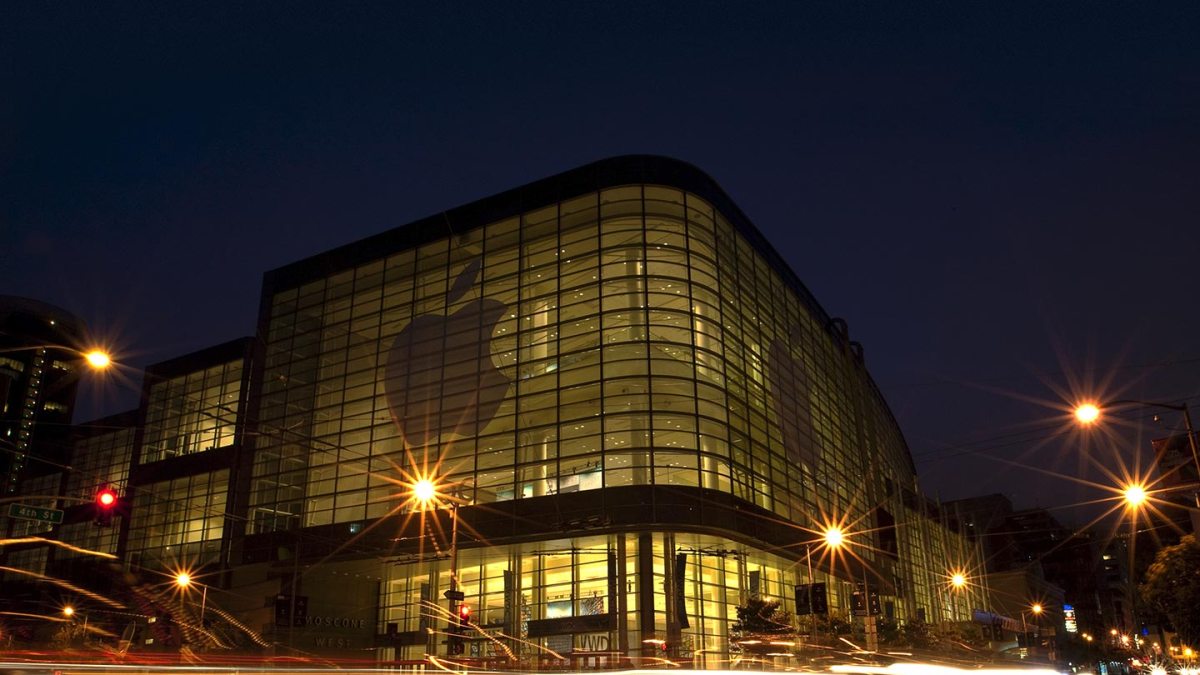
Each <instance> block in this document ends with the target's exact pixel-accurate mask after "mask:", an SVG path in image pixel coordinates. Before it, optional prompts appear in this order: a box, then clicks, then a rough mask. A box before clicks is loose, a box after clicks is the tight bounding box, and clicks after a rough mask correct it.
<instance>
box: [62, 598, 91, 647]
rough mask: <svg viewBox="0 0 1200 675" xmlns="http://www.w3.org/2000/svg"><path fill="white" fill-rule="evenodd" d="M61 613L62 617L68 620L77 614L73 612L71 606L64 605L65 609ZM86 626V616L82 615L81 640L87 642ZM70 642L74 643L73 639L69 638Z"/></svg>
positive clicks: (73, 609)
mask: <svg viewBox="0 0 1200 675" xmlns="http://www.w3.org/2000/svg"><path fill="white" fill-rule="evenodd" d="M62 613H63V616H65V617H67V618H68V619H73V618H74V617H75V615H76V614H78V612H77V611H76V610H75V608H74V607H72V606H71V605H66V606H65V607H63V608H62ZM87 625H88V616H87V614H84V615H83V638H84V640H87ZM71 640H72V641H74V638H71Z"/></svg>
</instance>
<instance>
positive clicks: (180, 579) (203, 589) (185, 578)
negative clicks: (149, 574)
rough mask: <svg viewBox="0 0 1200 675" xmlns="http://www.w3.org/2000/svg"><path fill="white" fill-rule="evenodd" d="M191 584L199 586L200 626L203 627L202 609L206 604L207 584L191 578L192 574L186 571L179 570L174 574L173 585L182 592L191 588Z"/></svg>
mask: <svg viewBox="0 0 1200 675" xmlns="http://www.w3.org/2000/svg"><path fill="white" fill-rule="evenodd" d="M192 584H196V585H197V586H199V587H200V627H201V628H204V610H205V607H206V606H207V605H208V586H206V585H204V584H202V583H200V582H198V581H196V580H195V579H192V575H190V574H188V573H187V572H180V573H179V574H176V575H175V586H176V587H178V588H179V590H181V591H183V592H184V593H186V592H187V591H188V590H189V589H191V587H192Z"/></svg>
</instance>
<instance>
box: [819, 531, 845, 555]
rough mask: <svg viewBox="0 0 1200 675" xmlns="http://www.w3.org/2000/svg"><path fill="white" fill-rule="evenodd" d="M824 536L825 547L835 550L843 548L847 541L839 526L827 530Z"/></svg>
mask: <svg viewBox="0 0 1200 675" xmlns="http://www.w3.org/2000/svg"><path fill="white" fill-rule="evenodd" d="M824 536H825V545H826V546H828V547H829V548H830V549H833V550H837V549H839V548H841V547H842V544H843V543H844V542H845V540H846V535H845V534H844V533H843V532H842V530H841V528H839V527H837V526H831V527H829V528H827V529H826V530H825V535H824Z"/></svg>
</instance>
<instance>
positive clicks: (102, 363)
mask: <svg viewBox="0 0 1200 675" xmlns="http://www.w3.org/2000/svg"><path fill="white" fill-rule="evenodd" d="M37 349H62V350H65V351H68V352H73V353H75V354H76V355H77V356H81V357H83V360H84V362H85V363H87V364H88V366H89V367H90V368H92V369H93V370H104V369H105V368H108V367H109V366H110V365H112V357H111V356H109V355H108V352H105V351H104V350H103V349H97V348H92V349H89V350H87V351H83V350H80V349H76V348H74V347H68V346H66V345H25V346H23V347H8V348H5V349H0V354H13V353H16V352H28V351H33V350H37Z"/></svg>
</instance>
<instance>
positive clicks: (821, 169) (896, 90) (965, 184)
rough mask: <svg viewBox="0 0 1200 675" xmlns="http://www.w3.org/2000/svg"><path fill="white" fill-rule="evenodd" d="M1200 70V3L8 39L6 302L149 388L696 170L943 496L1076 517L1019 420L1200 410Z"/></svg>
mask: <svg viewBox="0 0 1200 675" xmlns="http://www.w3.org/2000/svg"><path fill="white" fill-rule="evenodd" d="M213 4H219V5H220V6H219V7H216V8H214V7H212V6H211V5H213ZM1197 34H1200V5H1197V4H1196V3H1180V4H1171V3H1154V4H1148V3H1141V4H1137V3H1125V4H1108V3H1096V2H1087V3H997V4H990V5H989V4H984V3H945V4H922V3H884V2H872V3H842V2H839V3H800V2H788V3H734V2H729V3H700V2H686V3H653V4H651V3H582V2H580V3H561V2H556V3H546V4H538V3H479V4H452V3H408V4H402V3H375V4H354V3H326V4H324V5H317V4H305V3H289V4H283V3H224V4H221V3H135V4H131V3H125V4H123V5H120V6H119V7H113V6H110V5H108V4H97V3H71V2H66V3H50V4H47V3H37V2H28V3H6V4H5V5H4V7H3V9H0V251H2V252H3V253H2V254H0V255H2V258H0V259H2V261H3V262H2V267H0V292H5V293H11V294H18V295H27V296H32V297H36V298H40V299H43V300H47V301H50V302H53V303H56V304H59V305H61V306H63V307H65V308H67V309H69V310H72V311H74V312H76V313H78V314H80V315H82V316H84V317H85V318H86V319H87V320H88V321H89V323H90V324H91V325H92V326H93V327H94V328H95V329H96V330H97V331H98V332H100V333H103V334H107V335H110V336H112V338H113V339H115V340H116V341H117V343H118V345H119V346H120V348H121V350H122V352H123V356H124V357H125V358H126V359H127V360H128V361H129V362H130V363H133V364H136V365H144V364H145V363H150V362H154V361H158V360H163V359H166V358H170V357H172V356H175V355H178V354H181V353H184V352H187V351H191V350H194V349H197V348H201V347H204V346H207V345H209V344H213V343H216V342H221V341H224V340H226V339H230V338H233V337H237V336H240V335H244V334H249V333H251V332H253V329H254V321H255V316H256V311H257V303H258V293H259V284H260V280H261V275H262V273H263V272H264V271H266V270H268V269H271V268H274V267H277V266H279V265H282V264H285V263H288V262H291V261H293V260H296V259H299V258H302V257H305V256H308V255H311V254H313V253H317V252H319V251H322V250H325V249H327V248H330V247H333V246H335V245H338V244H341V243H345V242H347V241H350V240H353V239H357V238H360V237H363V236H366V235H369V234H372V233H375V232H379V231H381V230H384V229H387V228H390V227H394V226H397V225H401V224H404V223H406V222H408V221H410V220H413V219H416V218H418V217H421V216H424V215H427V214H429V213H431V212H435V211H438V210H442V209H444V208H447V207H451V206H454V205H458V204H460V203H463V202H466V201H470V200H472V199H475V198H478V197H482V196H486V195H488V194H491V193H494V192H497V191H500V190H503V189H505V188H508V187H512V186H514V185H517V184H520V183H523V182H527V181H530V180H534V179H537V178H540V177H543V176H546V175H549V174H551V173H555V172H558V171H561V170H564V169H567V168H570V167H573V166H576V165H579V164H582V163H586V162H588V161H591V160H594V159H598V158H601V157H605V156H610V155H617V154H624V153H657V154H665V155H671V156H675V157H678V158H681V159H684V160H687V161H690V162H692V163H694V164H696V165H698V166H699V167H701V168H702V169H704V170H706V171H707V172H709V173H710V174H711V175H713V176H714V177H715V178H716V179H717V181H718V182H720V183H721V184H722V185H723V186H724V187H725V189H726V190H727V191H728V192H729V193H730V195H731V196H732V197H733V198H734V199H735V200H736V201H737V202H738V203H739V204H740V205H741V206H742V208H743V209H744V210H745V211H746V212H747V214H748V215H749V216H750V217H751V218H752V219H753V220H754V221H755V222H756V223H757V224H758V225H759V227H760V228H761V229H762V230H763V231H764V232H765V233H766V235H767V236H768V238H769V239H770V240H771V241H773V242H774V243H775V245H776V247H777V248H778V249H779V251H780V253H781V254H782V255H783V256H784V258H785V259H786V260H788V261H789V262H790V263H791V265H792V267H793V268H794V269H795V271H796V272H797V274H798V275H799V276H800V278H801V279H803V280H804V281H805V283H806V284H808V286H809V287H810V288H811V289H812V291H813V292H814V293H815V294H816V296H817V297H818V298H819V299H820V301H821V302H822V303H823V304H824V305H825V307H826V308H827V309H828V310H829V312H830V313H831V314H833V315H835V316H841V317H845V318H846V319H847V320H848V321H849V323H850V329H851V335H852V337H853V338H854V339H856V340H859V341H861V342H863V343H864V344H865V346H866V355H867V362H868V365H869V366H870V368H871V371H872V372H873V374H874V376H875V378H876V380H877V381H878V383H879V385H880V386H881V388H882V389H883V391H884V393H885V395H886V396H887V398H888V400H889V401H890V403H891V405H892V407H893V409H894V411H895V412H896V414H897V416H898V418H899V420H900V422H901V424H902V427H903V429H904V431H905V433H906V435H907V437H908V440H909V443H910V445H911V446H912V449H913V452H914V455H915V456H916V458H917V461H918V465H919V467H920V469H921V471H922V474H923V476H924V478H923V482H924V483H925V485H926V487H927V488H929V490H930V491H931V492H932V493H934V494H940V495H941V496H942V497H944V498H954V497H960V496H967V495H970V494H974V493H977V492H988V491H1005V492H1008V493H1010V494H1011V495H1012V496H1013V497H1014V498H1015V499H1016V501H1017V502H1018V504H1020V505H1033V504H1043V505H1045V504H1065V503H1071V502H1076V501H1080V500H1082V499H1086V498H1092V497H1096V496H1098V495H1099V493H1098V492H1097V491H1096V490H1094V489H1090V488H1089V489H1083V488H1080V489H1077V488H1076V487H1073V486H1072V484H1071V483H1070V482H1068V481H1064V480H1062V479H1057V478H1051V477H1039V475H1038V474H1036V473H1034V472H1031V471H1030V470H1028V469H1027V468H1024V467H1028V466H1043V467H1053V468H1056V470H1060V471H1067V472H1074V471H1076V470H1077V469H1078V467H1079V466H1080V464H1081V462H1082V461H1083V460H1081V459H1080V457H1081V456H1082V455H1081V454H1080V451H1079V448H1078V447H1076V446H1075V445H1073V443H1074V442H1075V441H1076V440H1077V439H1075V438H1073V437H1071V436H1070V435H1068V436H1063V437H1055V436H1053V434H1054V432H1055V430H1056V428H1055V427H1054V424H1053V423H1054V422H1055V416H1056V415H1059V412H1058V411H1054V410H1051V409H1050V408H1046V407H1043V406H1041V405H1036V404H1031V403H1029V402H1028V401H1027V400H1026V399H1028V398H1030V397H1032V398H1035V399H1039V400H1046V401H1057V400H1058V394H1057V393H1056V392H1055V388H1068V389H1069V388H1070V386H1071V383H1072V382H1073V381H1078V382H1086V381H1088V380H1089V379H1091V380H1092V381H1097V382H1099V381H1104V380H1108V381H1110V383H1111V384H1110V391H1115V390H1120V395H1121V396H1123V397H1145V398H1159V399H1169V400H1179V399H1181V398H1186V397H1189V396H1192V397H1196V396H1197V394H1198V393H1200V341H1198V340H1197V337H1196V336H1197V335H1198V334H1200V330H1198V328H1200V319H1198V318H1197V311H1196V292H1197V288H1198V284H1197V281H1196V272H1195V267H1194V261H1195V260H1196V259H1197V255H1198V253H1200V234H1198V232H1200V227H1198V226H1197V222H1198V217H1197V214H1200V170H1198V169H1200V166H1198V164H1200V162H1198V159H1197V158H1198V157H1200V47H1198V44H1200V40H1197V39H1196V35H1197ZM129 403H130V398H129V397H128V396H127V395H124V396H123V395H119V394H117V393H116V392H114V391H108V392H106V393H105V394H104V396H103V397H101V398H100V399H98V402H89V403H86V404H85V405H84V409H85V410H86V411H87V412H89V413H93V414H99V413H103V412H112V411H114V410H116V409H118V408H119V407H120V406H121V405H128V404H129ZM1167 431H1169V429H1168V428H1164V427H1161V426H1155V425H1151V424H1147V425H1146V426H1145V427H1143V428H1140V429H1139V428H1131V429H1129V430H1128V433H1126V434H1125V435H1123V436H1122V440H1121V443H1119V444H1117V446H1114V447H1113V448H1101V449H1097V450H1096V451H1095V452H1096V453H1097V454H1096V455H1095V456H1096V457H1097V461H1098V462H1100V463H1104V464H1107V465H1110V466H1115V465H1116V464H1117V463H1118V453H1123V456H1124V457H1126V458H1129V457H1132V456H1133V454H1134V450H1133V449H1134V448H1142V449H1143V450H1144V449H1145V448H1146V446H1147V439H1148V438H1150V437H1152V436H1158V435H1162V434H1163V433H1166V432H1167ZM1118 446H1119V447H1118ZM978 452H984V454H987V455H989V456H992V457H998V458H1001V460H1003V461H999V460H995V459H985V458H981V457H980V456H978V455H977V454H975V453H978ZM1104 453H1107V454H1104ZM1006 461H1010V462H1016V465H1013V464H1008V463H1005V462H1006ZM1018 465H1019V466H1018ZM1064 513H1065V514H1068V519H1069V518H1070V516H1069V514H1070V511H1066V512H1064Z"/></svg>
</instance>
